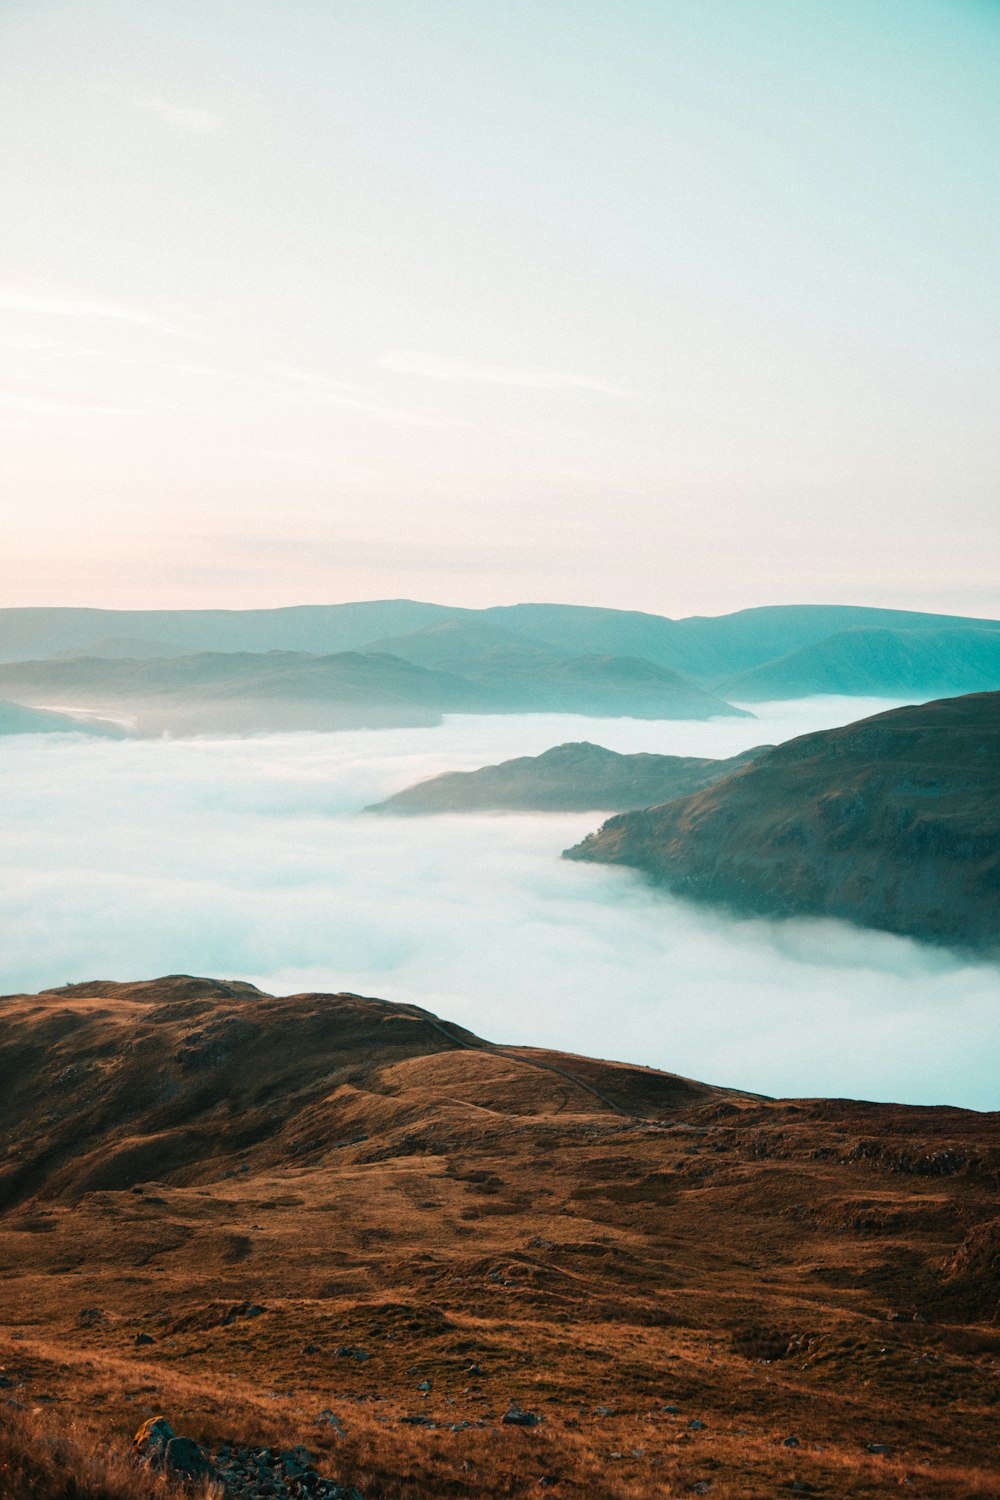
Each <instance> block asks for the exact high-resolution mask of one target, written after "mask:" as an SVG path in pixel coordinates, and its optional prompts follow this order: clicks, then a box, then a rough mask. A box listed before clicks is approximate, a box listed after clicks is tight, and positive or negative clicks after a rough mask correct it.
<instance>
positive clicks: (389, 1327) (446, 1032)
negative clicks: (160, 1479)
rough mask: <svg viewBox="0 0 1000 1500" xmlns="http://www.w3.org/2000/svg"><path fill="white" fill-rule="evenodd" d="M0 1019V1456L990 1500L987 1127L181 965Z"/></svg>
mask: <svg viewBox="0 0 1000 1500" xmlns="http://www.w3.org/2000/svg"><path fill="white" fill-rule="evenodd" d="M0 1016H2V1026H0V1124H2V1139H3V1141H4V1143H5V1144H4V1151H5V1159H4V1163H3V1173H2V1179H0V1181H2V1194H3V1196H2V1209H0V1255H2V1260H3V1265H4V1273H5V1274H4V1279H3V1302H2V1320H3V1321H2V1324H0V1361H2V1363H3V1374H2V1381H3V1386H4V1390H5V1393H6V1396H7V1398H8V1400H10V1401H11V1402H12V1403H13V1405H12V1406H10V1407H7V1408H5V1407H4V1406H2V1405H0V1453H2V1452H3V1451H4V1445H5V1444H6V1446H7V1449H8V1451H9V1450H10V1449H12V1448H17V1447H18V1445H20V1448H19V1449H18V1451H19V1452H20V1451H23V1448H24V1445H25V1441H28V1439H26V1438H25V1434H24V1431H23V1427H24V1422H25V1421H26V1420H27V1418H28V1417H30V1416H31V1414H32V1413H35V1414H36V1415H35V1416H34V1419H33V1420H34V1422H35V1427H34V1429H33V1437H31V1434H29V1439H30V1441H33V1442H34V1445H35V1446H34V1448H33V1449H31V1451H32V1452H34V1453H35V1454H36V1455H38V1456H39V1461H40V1458H41V1455H43V1453H44V1452H46V1451H47V1449H46V1446H45V1445H46V1443H48V1444H49V1445H50V1446H52V1447H54V1446H55V1445H56V1444H57V1442H58V1435H59V1434H60V1433H65V1432H66V1430H67V1427H68V1425H69V1423H70V1422H71V1421H74V1420H75V1421H76V1422H77V1424H78V1428H77V1431H76V1433H75V1435H74V1442H75V1444H76V1447H75V1450H72V1451H75V1452H76V1454H77V1459H76V1460H75V1462H77V1463H78V1464H79V1463H81V1462H82V1459H81V1458H80V1455H81V1454H82V1453H84V1452H85V1451H86V1445H87V1444H88V1443H89V1444H93V1445H96V1444H98V1443H100V1442H101V1441H104V1442H109V1443H110V1444H111V1445H112V1446H114V1445H115V1444H118V1445H119V1446H122V1445H124V1444H127V1441H128V1439H129V1438H130V1437H131V1435H132V1433H133V1432H134V1431H135V1430H136V1428H137V1427H139V1425H140V1423H142V1422H144V1421H146V1420H147V1419H151V1418H154V1417H157V1416H159V1415H161V1414H162V1415H164V1416H165V1417H166V1418H167V1419H168V1420H169V1421H170V1423H171V1424H172V1426H173V1428H174V1429H175V1431H177V1432H179V1433H183V1434H185V1435H187V1436H189V1437H190V1438H192V1439H193V1440H195V1441H196V1442H197V1443H198V1444H200V1445H202V1450H201V1451H203V1452H205V1453H209V1454H210V1455H211V1462H212V1463H213V1465H215V1466H216V1468H215V1472H216V1473H217V1474H219V1475H220V1476H221V1479H222V1483H223V1493H224V1494H225V1495H227V1496H234V1497H235V1496H236V1495H240V1496H245V1495H248V1494H250V1493H254V1494H257V1495H281V1494H291V1493H293V1492H294V1491H293V1490H292V1489H291V1488H289V1487H288V1485H287V1484H286V1483H285V1480H284V1479H282V1480H281V1481H280V1484H281V1485H282V1486H283V1488H279V1487H278V1483H277V1482H276V1480H275V1477H274V1476H276V1475H277V1472H278V1471H277V1460H278V1455H279V1453H280V1454H281V1455H282V1462H284V1460H285V1459H287V1461H288V1464H289V1465H290V1464H291V1463H292V1461H293V1459H294V1460H295V1462H296V1463H297V1464H298V1470H297V1472H300V1473H301V1472H302V1470H303V1467H304V1465H305V1463H306V1462H308V1463H309V1464H311V1465H314V1467H315V1470H317V1471H319V1472H320V1473H322V1474H324V1475H331V1476H333V1477H334V1478H335V1479H336V1480H337V1481H339V1482H340V1483H342V1484H344V1485H347V1484H353V1485H355V1486H357V1489H358V1493H359V1494H360V1495H361V1496H362V1497H363V1500H417V1497H421V1496H430V1495H434V1496H444V1495H454V1496H456V1497H458V1496H464V1497H472V1500H476V1497H479V1500H492V1497H499V1496H501V1495H502V1496H506V1497H525V1500H527V1497H530V1496H535V1495H537V1494H538V1493H540V1492H546V1491H547V1492H549V1493H554V1494H555V1495H557V1496H564V1497H573V1500H591V1497H594V1496H598V1495H600V1496H601V1497H602V1500H637V1497H643V1500H645V1497H647V1496H652V1495H660V1494H664V1495H666V1494H686V1493H697V1494H704V1493H709V1492H711V1493H712V1494H713V1495H714V1496H717V1497H719V1500H737V1497H738V1500H765V1497H766V1500H772V1497H773V1496H774V1495H776V1494H783V1493H785V1492H786V1491H795V1492H798V1493H806V1494H810V1493H817V1494H823V1495H826V1496H830V1497H847V1496H861V1495H870V1496H873V1497H874V1496H875V1495H879V1494H884V1493H887V1492H889V1491H890V1490H892V1491H893V1492H894V1491H895V1489H896V1487H897V1486H899V1485H909V1486H912V1487H914V1489H913V1492H914V1493H917V1494H919V1495H921V1496H924V1497H929V1500H954V1497H955V1496H956V1495H958V1494H961V1495H963V1497H981V1500H985V1497H986V1496H988V1495H991V1494H993V1493H995V1480H996V1468H995V1462H994V1458H995V1456H994V1455H992V1454H991V1452H990V1450H989V1448H988V1446H986V1445H985V1444H984V1442H983V1433H984V1431H985V1430H986V1428H987V1425H988V1423H989V1422H990V1420H991V1416H992V1412H993V1404H992V1403H993V1402H994V1400H995V1390H994V1386H993V1383H992V1382H993V1366H994V1364H995V1360H996V1357H997V1354H998V1352H1000V1333H998V1330H997V1327H996V1321H995V1319H996V1312H997V1296H998V1290H1000V1288H998V1286H997V1280H996V1273H995V1262H996V1255H997V1246H998V1238H997V1234H998V1230H997V1222H996V1219H995V1213H996V1197H995V1194H996V1187H997V1181H998V1171H1000V1117H998V1116H996V1115H977V1114H974V1113H971V1112H968V1111H962V1110H957V1109H945V1108H941V1109H928V1108H923V1109H917V1108H906V1107H903V1106H896V1105H878V1104H865V1103H859V1102H853V1101H849V1100H798V1101H788V1100H785V1101H780V1100H778V1101H774V1100H766V1099H762V1098H759V1097H754V1096H751V1095H747V1094H741V1093H740V1092H738V1091H734V1090H731V1089H720V1088H715V1087H712V1086H709V1085H706V1084H699V1083H695V1082H693V1081H691V1080H688V1079H684V1078H679V1077H676V1076H673V1075H670V1074H664V1073H658V1072H654V1071H652V1070H648V1069H644V1068H641V1067H636V1066H631V1065H626V1064H620V1063H609V1062H598V1061H595V1060H591V1059H586V1058H581V1057H575V1056H571V1055H568V1054H563V1053H553V1052H543V1051H537V1050H533V1049H528V1048H521V1047H495V1046H491V1045H490V1044H489V1043H487V1042H483V1041H482V1040H481V1039H479V1038H477V1037H475V1036H473V1035H472V1034H470V1033H469V1032H467V1031H464V1030H463V1029H462V1028H460V1027H457V1026H455V1025H454V1024H452V1023H448V1022H446V1021H442V1020H440V1019H439V1018H437V1017H436V1016H434V1015H433V1014H431V1013H430V1012H427V1011H424V1010H421V1009H419V1008H418V1007H416V1006H410V1005H402V1006H400V1005H391V1004H388V1003H387V1002H385V1001H381V1000H369V999H363V998H361V997H358V996H356V995H345V994H341V995H324V994H305V995H297V996H289V997H285V998H275V997H272V996H269V995H265V994H262V993H261V992H260V991H258V990H256V989H254V987H253V986H252V985H248V984H244V983H236V982H218V981H212V980H204V979H193V978H189V977H186V976H179V977H174V978H168V979H162V980H156V981H151V982H148V983H141V984H113V983H107V982H94V983H89V984H83V985H74V986H70V987H67V988H63V989H58V990H52V991H48V992H46V993H43V994H41V995H37V996H8V997H5V998H3V999H2V1000H0ZM945 1411H946V1414H947V1415H946V1425H945V1427H944V1428H942V1421H943V1420H944V1419H943V1417H942V1413H943V1412H945ZM46 1424H47V1425H46ZM47 1435H48V1436H47ZM226 1439H229V1441H230V1446H228V1447H221V1445H222V1444H223V1442H224V1440H226ZM233 1441H235V1442H236V1443H237V1444H243V1445H246V1444H248V1443H249V1444H253V1445H254V1447H253V1452H254V1453H255V1454H256V1455H258V1458H257V1459H256V1480H255V1482H254V1485H252V1486H251V1488H250V1489H247V1488H246V1487H245V1485H244V1482H243V1480H242V1479H241V1478H240V1475H239V1473H238V1472H237V1470H238V1469H239V1465H235V1464H234V1461H233V1455H234V1452H237V1451H238V1452H240V1453H242V1452H244V1451H246V1450H245V1448H240V1449H239V1450H235V1449H234V1448H233V1446H232V1443H233ZM262 1445H270V1446H266V1447H265V1446H262ZM295 1445H303V1446H302V1448H300V1449H296V1448H295ZM305 1450H308V1452H305ZM61 1451H62V1452H63V1453H64V1454H65V1452H66V1451H67V1450H66V1445H65V1442H64V1443H63V1447H62V1450H61ZM303 1453H304V1454H305V1457H304V1458H303V1457H302V1455H303ZM244 1469H245V1465H244ZM241 1472H242V1471H241ZM284 1472H286V1473H287V1469H285V1470H284ZM226 1476H229V1477H228V1478H227V1477H226ZM542 1480H544V1481H545V1482H544V1484H542V1483H541V1481H542ZM265 1482H266V1483H267V1484H268V1485H270V1486H271V1487H270V1488H269V1489H264V1488H261V1487H260V1486H262V1485H263V1484H264V1483H265ZM310 1483H312V1481H310ZM158 1492H159V1491H158ZM24 1493H28V1491H27V1490H25V1491H24ZM30 1493H32V1494H35V1495H37V1494H39V1493H42V1494H44V1493H45V1491H44V1490H42V1491H39V1490H38V1489H35V1490H32V1491H30ZM65 1493H70V1491H66V1492H65ZM75 1493H79V1492H78V1491H77V1492H75ZM94 1493H97V1492H96V1491H95V1492H94ZM100 1493H101V1494H104V1495H107V1494H112V1493H113V1494H114V1495H116V1496H117V1495H118V1494H122V1495H125V1494H126V1490H125V1489H122V1490H118V1489H115V1490H113V1491H112V1490H110V1489H106V1490H103V1491H100ZM127 1493H128V1495H129V1496H130V1497H131V1496H132V1495H133V1494H134V1493H135V1491H134V1490H132V1489H129V1490H128V1491H127ZM329 1493H332V1490H331V1491H329Z"/></svg>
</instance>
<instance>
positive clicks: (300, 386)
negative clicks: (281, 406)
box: [270, 365, 441, 427]
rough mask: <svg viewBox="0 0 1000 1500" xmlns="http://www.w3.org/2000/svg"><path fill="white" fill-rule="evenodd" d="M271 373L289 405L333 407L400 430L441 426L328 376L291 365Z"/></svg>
mask: <svg viewBox="0 0 1000 1500" xmlns="http://www.w3.org/2000/svg"><path fill="white" fill-rule="evenodd" d="M270 370H271V373H272V375H274V376H275V377H276V379H277V382H278V387H277V390H278V394H279V396H281V398H282V399H283V400H285V401H289V402H295V403H297V404H299V405H303V406H331V407H338V408H340V409H341V410H343V411H354V412H358V413H359V414H360V415H362V416H366V417H374V418H375V419H376V420H377V421H379V422H389V423H391V424H392V425H394V426H396V427H437V426H440V425H441V424H440V423H438V422H436V421H434V420H433V418H430V417H426V416H423V415H422V414H421V413H419V412H414V411H408V410H406V409H405V408H402V407H398V406H385V405H384V404H383V403H382V402H380V401H376V400H371V399H369V397H368V394H367V392H365V391H364V390H363V388H362V387H360V386H356V385H348V384H345V383H344V382H343V381H341V380H330V379H328V378H327V377H326V376H324V375H317V374H313V373H312V372H310V371H308V370H296V369H292V368H291V367H289V366H288V365H271V366H270Z"/></svg>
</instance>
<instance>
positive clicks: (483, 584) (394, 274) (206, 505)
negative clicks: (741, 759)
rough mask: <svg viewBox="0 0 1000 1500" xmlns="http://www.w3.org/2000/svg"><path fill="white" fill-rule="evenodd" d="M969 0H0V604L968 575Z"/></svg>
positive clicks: (324, 597)
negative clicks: (0, 187) (249, 0)
mask: <svg viewBox="0 0 1000 1500" xmlns="http://www.w3.org/2000/svg"><path fill="white" fill-rule="evenodd" d="M998 76H1000V4H997V3H995V0H838V3H837V4H836V5H828V4H824V3H820V0H655V3H654V0H546V3H545V4H543V5H539V4H538V3H537V0H503V3H500V0H477V3H475V4H469V3H468V0H421V3H420V4H413V3H412V0H293V3H289V0H254V4H252V5H248V4H246V3H245V0H4V3H3V4H2V5H0V175H2V178H3V181H4V183H5V191H4V195H3V201H2V204H0V512H2V515H0V519H2V521H3V539H4V545H3V549H2V555H0V602H2V603H4V604H8V605H12V604H76V605H82V604H90V605H104V606H119V607H123V608H126V607H127V608H141V607H143V606H149V607H157V608H163V607H190V606H201V607H207V606H211V605H220V606H226V607H263V606H273V605H282V604H293V603H305V602H309V603H323V602H337V601H339V600H346V599H360V598H372V597H397V596H405V597H411V598H423V599H435V600H439V601H440V602H442V603H449V604H456V605H470V606H480V605H489V604H502V603H512V602H516V601H519V600H526V599H549V600H561V601H567V602H578V603H585V604H603V605H611V606H616V607H620V608H639V609H646V610H650V611H654V612H657V613H663V614H668V615H674V616H677V615H685V614H692V613H702V614H714V613H721V612H724V611H726V610H731V609H738V608H743V607H746V606H750V605H757V604H767V603H790V602H844V603H865V604H882V605H891V606H902V607H912V608H918V609H931V610H937V609H940V610H946V611H953V612H956V613H965V614H974V615H995V614H1000V567H998V562H1000V556H998V553H1000V546H998V541H997V536H998V527H997V519H996V518H997V512H998V490H1000V485H998V479H1000V442H998V431H1000V427H998V423H997V411H998V409H1000V400H998V397H1000V379H998V374H1000V370H998V366H1000V338H998V332H1000V329H998V323H1000V318H998V312H1000V277H998V276H997V274H996V268H997V265H998V264H1000V194H998V193H997V190H996V165H997V161H998V159H1000V149H998V148H1000V94H998V90H997V86H996V81H997V77H998Z"/></svg>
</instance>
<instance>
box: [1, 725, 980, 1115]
mask: <svg viewBox="0 0 1000 1500" xmlns="http://www.w3.org/2000/svg"><path fill="white" fill-rule="evenodd" d="M888 706H891V705H888V704H884V703H880V702H879V703H877V702H873V701H871V700H860V699H853V700H849V699H843V698H827V699H808V700H799V701H797V702H794V703H784V704H770V705H767V704H764V705H760V704H758V705H754V711H755V713H756V714H757V718H756V719H720V720H716V721H712V722H709V723H692V722H663V721H660V722H648V721H640V720H628V719H617V720H609V719H585V718H579V717H571V716H563V715H542V714H537V715H524V716H509V717H480V716H461V717H454V718H451V719H448V720H446V722H445V723H444V724H443V725H442V726H441V727H439V728H436V729H418V730H393V731H362V732H357V731H355V732H352V733H343V734H298V735H281V736H271V737H265V738H259V739H215V740H209V739H202V740H197V739H194V740H168V739H164V740H137V741H121V742H119V741H104V740H91V739H86V738H83V737H80V736H76V735H72V736H62V735H59V736H34V735H33V736H11V737H8V738H5V739H0V786H2V789H3V801H4V819H3V822H4V857H3V860H2V868H0V989H3V990H4V991H6V992H14V991H33V990H36V989H40V988H44V987H47V986H52V985H59V984H63V983H66V982H76V981H79V980H85V979H94V978H101V979H122V980H126V979H140V978H150V977H153V976H156V975H159V974H167V973H195V974H208V975H213V976H216V977H220V978H243V979H250V980H252V981H253V982H254V983H255V984H258V985H260V987H261V988H262V989H266V990H269V991H272V992H276V993H291V992H294V991H300V990H306V989H308V990H329V991H337V990H351V991H354V992H357V993H361V994H370V995H379V996H382V997H384V998H386V999H390V1000H407V1001H413V1002H415V1003H417V1004H420V1005H423V1006H426V1007H427V1008H429V1009H430V1010H433V1011H435V1012H437V1013H438V1014H440V1015H443V1016H445V1017H449V1018H451V1019H453V1020H455V1021H459V1022H461V1023H462V1024H463V1025H465V1026H468V1027H470V1028H471V1029H472V1030H474V1031H477V1032H479V1033H480V1034H481V1035H483V1036H486V1037H489V1038H490V1039H492V1040H495V1041H502V1042H522V1043H526V1044H531V1045H535V1046H551V1047H558V1048H563V1049H567V1050H571V1051H576V1052H581V1053H587V1054H592V1055H597V1056H603V1057H614V1058H624V1059H629V1060H632V1061H636V1062H642V1063H649V1064H653V1065H655V1066H658V1067H662V1068H667V1069H670V1070H671V1071H674V1072H680V1073H685V1074H688V1075H690V1076H693V1077H697V1078H704V1079H707V1080H710V1081H712V1082H716V1083H724V1084H734V1085H739V1086H741V1087H744V1088H748V1089H753V1090H757V1091H760V1092H764V1093H769V1094H785V1095H788V1094H791V1095H799V1096H803V1095H819V1094H823V1095H846V1096H853V1097H867V1098H874V1099H895V1100H901V1101H905V1102H910V1103H925V1104H930V1103H949V1104H961V1105H966V1106H970V1107H973V1108H979V1109H996V1108H998V1107H1000V1085H998V1083H997V1079H998V1077H1000V1066H998V1064H1000V968H998V967H997V966H995V965H990V964H986V963H972V962H969V961H967V960H964V959H962V958H960V957H958V956H956V955H954V954H951V953H948V952H945V951H942V950H937V949H933V948H929V947H926V946H924V945H921V944H918V943H915V942H911V941H909V940H906V939H901V938H895V937H891V936H888V935H886V934H881V933H874V932H864V931H861V930H859V929H855V928H852V927H850V926H848V925H847V924H844V923H838V922H831V921H811V920H795V921H790V922H768V921H761V920H736V919H733V918H731V917H728V916H726V915H724V914H722V913H720V912H717V911H713V910H710V909H707V908H703V907H697V906H694V905H691V904H688V903H685V902H681V901H677V900H675V899H673V898H671V897H669V896H667V895H665V894H663V893H662V892H660V891H656V890H653V889H652V888H651V887H649V886H648V885H647V884H645V883H644V882H643V880H642V879H641V878H640V877H638V876H636V875H634V874H632V873H631V872H628V871H624V870H618V869H612V868H605V867H601V866H598V865H586V864H577V863H570V862H569V861H566V860H560V858H559V855H560V852H561V851H562V850H563V849H564V848H566V847H567V846H568V845H570V844H572V843H575V842H577V841H578V840H579V839H580V838H581V837H582V836H583V835H584V834H585V833H587V832H589V831H590V830H591V829H592V828H594V827H596V826H597V825H598V823H599V822H600V821H601V818H600V815H599V814H590V813H574V814H559V815H544V816H543V815H533V814H532V815H522V814H513V815H510V814H505V815H488V816H487V815H472V816H448V817H430V818H385V817H374V816H372V815H370V814H365V813H363V812H362V809H363V807H364V806H365V804H366V803H369V802H373V801H376V800H378V799H380V798H382V797H384V796H387V795H388V794H389V793H390V792H393V791H397V790H398V789H399V788H401V787H403V786H405V785H407V784H408V783H410V782H412V781H414V780H416V779H418V778H420V777H422V776H428V775H432V774H434V773H436V772H438V771H442V770H460V769H471V768H473V767H476V766H480V765H483V764H486V763H489V762H494V761H497V760H502V759H505V758H508V757H510V756H513V755H524V754H538V753H540V752H541V751H542V750H545V749H548V748H549V747H550V746H552V745H555V744H559V743H561V742H563V741H566V740H582V739H588V740H592V741H594V742H595V743H598V744H603V745H607V746H609V747H610V748H612V749H616V750H623V751H637V750H655V751H659V752H661V753H674V754H688V755H690V754H694V755H731V754H735V753H736V752H737V751H739V750H742V749H745V748H747V747H749V746H751V745H755V744H761V743H768V742H776V741H780V740H784V739H788V738H790V737H792V736H793V735H795V734H800V733H804V732H806V731H808V730H810V729H814V728H822V727H827V726H829V725H832V724H836V723H846V722H849V721H850V720H852V719H856V718H860V717H862V716H864V715H865V714H868V713H872V712H877V711H878V710H879V709H880V708H883V707H888Z"/></svg>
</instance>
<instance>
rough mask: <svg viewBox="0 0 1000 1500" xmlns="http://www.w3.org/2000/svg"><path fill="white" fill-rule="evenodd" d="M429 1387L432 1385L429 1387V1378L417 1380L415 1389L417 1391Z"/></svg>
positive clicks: (428, 1388)
mask: <svg viewBox="0 0 1000 1500" xmlns="http://www.w3.org/2000/svg"><path fill="white" fill-rule="evenodd" d="M431 1389H432V1387H431V1383H430V1381H429V1380H420V1381H418V1382H417V1390H418V1391H429V1390H431Z"/></svg>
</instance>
